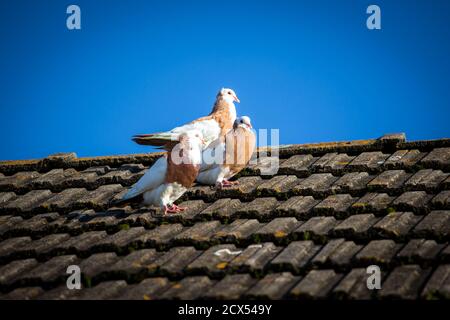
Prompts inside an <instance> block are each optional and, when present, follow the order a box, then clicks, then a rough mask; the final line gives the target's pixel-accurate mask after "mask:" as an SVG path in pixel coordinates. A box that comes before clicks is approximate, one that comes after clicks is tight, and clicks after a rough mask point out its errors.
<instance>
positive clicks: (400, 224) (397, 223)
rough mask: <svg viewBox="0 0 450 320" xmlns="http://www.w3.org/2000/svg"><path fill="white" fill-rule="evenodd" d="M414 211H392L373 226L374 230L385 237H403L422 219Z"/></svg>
mask: <svg viewBox="0 0 450 320" xmlns="http://www.w3.org/2000/svg"><path fill="white" fill-rule="evenodd" d="M420 219H421V217H420V216H416V215H414V214H413V213H412V212H391V213H389V214H388V215H387V216H385V217H384V218H383V219H382V220H381V221H379V222H378V223H377V224H375V225H374V226H373V229H372V230H373V231H374V232H375V233H376V234H378V235H379V236H381V237H383V238H394V239H403V238H404V237H405V236H406V235H407V234H408V232H409V231H410V230H411V229H412V228H413V227H414V226H415V225H416V224H417V223H418V222H419V221H420Z"/></svg>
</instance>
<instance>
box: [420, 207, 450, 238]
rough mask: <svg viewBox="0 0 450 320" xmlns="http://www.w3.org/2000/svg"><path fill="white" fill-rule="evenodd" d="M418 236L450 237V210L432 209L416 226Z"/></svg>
mask: <svg viewBox="0 0 450 320" xmlns="http://www.w3.org/2000/svg"><path fill="white" fill-rule="evenodd" d="M413 232H414V234H415V235H416V236H418V237H425V238H428V237H431V238H433V239H438V240H442V239H448V237H449V235H450V211H432V212H431V213H430V214H428V215H426V216H425V218H423V220H422V221H420V223H419V224H418V225H417V226H416V227H415V228H414V230H413Z"/></svg>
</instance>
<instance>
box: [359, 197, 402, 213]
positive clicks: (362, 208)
mask: <svg viewBox="0 0 450 320" xmlns="http://www.w3.org/2000/svg"><path fill="white" fill-rule="evenodd" d="M394 199H395V198H394V197H391V196H389V195H388V194H386V193H366V194H365V195H364V196H363V197H362V198H360V199H359V200H358V201H356V202H355V203H353V205H352V207H351V210H352V211H354V212H373V213H380V212H383V211H386V210H388V209H389V208H390V207H389V205H390V204H391V203H392V201H394Z"/></svg>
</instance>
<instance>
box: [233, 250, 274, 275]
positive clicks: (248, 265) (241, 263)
mask: <svg viewBox="0 0 450 320" xmlns="http://www.w3.org/2000/svg"><path fill="white" fill-rule="evenodd" d="M280 251H281V248H279V247H276V246H275V245H274V244H273V243H271V242H266V243H262V244H253V245H250V246H248V247H247V248H245V249H244V250H243V251H242V253H241V254H239V255H237V256H236V258H234V259H233V260H232V261H231V262H230V263H229V266H230V268H231V269H233V270H238V271H239V272H250V273H253V274H256V275H258V274H261V273H262V272H263V271H264V270H265V269H267V267H268V263H269V261H270V260H272V259H273V258H274V257H275V256H276V255H277V254H278V253H279V252H280Z"/></svg>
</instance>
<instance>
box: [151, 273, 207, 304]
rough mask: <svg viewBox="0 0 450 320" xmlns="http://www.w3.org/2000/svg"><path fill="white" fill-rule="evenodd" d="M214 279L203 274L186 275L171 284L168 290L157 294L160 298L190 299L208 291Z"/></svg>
mask: <svg viewBox="0 0 450 320" xmlns="http://www.w3.org/2000/svg"><path fill="white" fill-rule="evenodd" d="M214 284H215V281H213V280H210V279H209V278H208V277H205V276H194V277H186V278H184V279H183V280H181V281H180V282H177V283H175V284H173V285H172V286H171V287H169V289H168V290H166V291H164V293H163V294H162V295H161V296H159V297H158V298H160V299H179V300H192V299H196V298H198V297H200V296H201V295H202V294H203V293H204V292H206V291H208V290H209V289H210V288H211V287H212V286H213V285H214Z"/></svg>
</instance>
